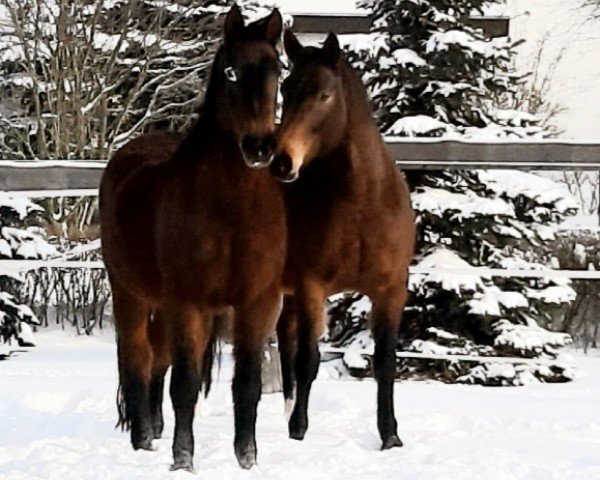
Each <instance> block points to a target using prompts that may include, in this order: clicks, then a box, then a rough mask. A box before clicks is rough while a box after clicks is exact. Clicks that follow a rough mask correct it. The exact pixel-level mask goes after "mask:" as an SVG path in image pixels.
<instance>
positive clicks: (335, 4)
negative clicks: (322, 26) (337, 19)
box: [274, 0, 365, 15]
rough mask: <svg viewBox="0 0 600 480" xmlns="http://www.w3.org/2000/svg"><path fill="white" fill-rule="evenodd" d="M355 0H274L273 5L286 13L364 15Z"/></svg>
mask: <svg viewBox="0 0 600 480" xmlns="http://www.w3.org/2000/svg"><path fill="white" fill-rule="evenodd" d="M357 3H358V2H357V1H356V0H335V1H331V0H329V1H323V0H275V1H274V4H275V5H277V6H278V7H279V8H281V10H283V11H284V12H287V13H317V14H338V15H339V14H354V15H364V14H365V12H364V10H361V9H360V8H359V7H358V6H357Z"/></svg>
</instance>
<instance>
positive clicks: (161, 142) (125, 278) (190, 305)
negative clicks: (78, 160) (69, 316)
mask: <svg viewBox="0 0 600 480" xmlns="http://www.w3.org/2000/svg"><path fill="white" fill-rule="evenodd" d="M281 31H282V18H281V15H280V13H279V11H278V10H273V12H272V13H271V14H270V15H269V16H267V17H265V18H264V19H261V20H258V21H256V22H253V23H251V24H249V25H247V26H245V25H244V20H243V17H242V15H241V12H240V10H239V9H238V8H237V7H236V6H234V7H233V8H232V9H231V10H230V11H229V13H228V14H227V16H226V18H225V22H224V41H223V44H222V45H221V46H220V48H219V49H218V51H217V53H216V56H215V59H214V63H213V66H212V71H211V75H210V79H209V83H208V86H207V92H206V96H205V100H204V104H203V107H202V109H201V113H200V117H199V119H198V121H197V123H196V125H195V126H194V127H193V128H192V129H191V131H190V132H189V134H187V135H186V136H185V137H183V138H180V137H179V136H177V135H173V134H169V133H151V134H147V135H142V136H140V137H138V138H136V139H134V140H132V141H130V142H129V143H127V144H126V145H125V146H123V147H122V148H121V149H120V150H119V151H118V152H117V153H116V154H115V155H114V156H113V158H112V159H111V160H110V162H109V164H108V166H107V168H106V171H105V173H104V176H103V178H102V182H101V186H100V212H101V227H102V245H103V255H104V261H105V263H106V268H107V270H108V274H109V279H110V283H111V287H112V292H113V303H114V317H115V324H116V330H117V345H118V363H119V379H120V390H121V392H122V398H123V403H124V408H123V415H124V419H123V420H124V421H125V422H126V423H128V424H130V426H131V443H132V445H133V448H134V449H139V448H142V449H148V450H149V449H152V439H153V437H154V436H155V430H156V426H157V424H162V419H160V418H157V416H158V411H160V403H161V401H162V398H159V397H162V383H161V375H162V376H164V370H166V368H167V367H168V364H169V363H170V362H171V361H172V375H171V385H170V395H171V399H172V403H173V409H174V412H175V434H174V439H173V459H174V461H173V465H172V466H171V469H172V470H177V469H185V470H188V471H193V454H194V437H193V431H192V423H193V418H194V408H195V405H196V401H197V398H198V393H199V389H200V387H201V385H202V384H203V383H204V382H206V380H207V376H208V375H209V374H210V368H205V367H206V365H205V364H206V360H207V357H209V356H210V354H209V353H208V354H207V350H209V351H210V345H209V343H210V341H211V338H212V336H213V334H214V329H215V325H214V323H215V321H214V316H215V314H216V313H218V312H220V311H222V310H223V309H225V308H230V307H232V308H233V310H234V311H235V319H234V325H233V332H232V336H233V343H234V356H235V372H234V378H233V383H232V394H233V403H234V418H235V438H234V450H235V455H236V457H237V460H238V462H239V464H240V465H241V466H242V467H243V468H250V467H251V466H253V465H254V464H255V463H256V440H255V424H256V409H257V404H258V401H259V398H260V391H261V378H260V375H261V373H260V372H261V358H262V348H263V344H264V343H265V342H266V341H267V339H268V337H269V336H270V334H271V333H272V332H273V331H274V330H275V323H276V321H277V317H278V314H279V311H280V308H281V302H282V294H281V277H282V272H283V268H284V262H285V250H286V225H285V206H284V200H283V196H282V192H281V186H280V185H279V183H278V182H277V180H276V179H275V178H273V176H272V175H270V174H269V172H268V170H267V169H262V170H261V168H262V167H267V166H268V165H269V163H270V162H271V161H272V158H273V149H274V145H275V136H274V132H275V107H276V97H277V91H278V77H279V56H278V52H277V44H278V42H279V39H280V37H281ZM165 365H166V366H165ZM203 365H204V366H203ZM151 400H152V401H151ZM157 406H158V408H157ZM160 428H162V427H161V426H160V425H159V427H158V429H160Z"/></svg>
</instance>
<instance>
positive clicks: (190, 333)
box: [169, 307, 212, 472]
mask: <svg viewBox="0 0 600 480" xmlns="http://www.w3.org/2000/svg"><path fill="white" fill-rule="evenodd" d="M169 315H171V314H169ZM211 318H212V317H211V316H210V315H204V314H202V313H201V312H199V311H198V310H196V309H194V308H191V307H189V308H183V309H181V310H180V312H179V314H178V315H173V318H172V319H171V322H170V324H171V328H172V340H173V370H172V372H171V386H170V394H171V402H172V404H173V410H174V411H175V435H174V439H173V465H172V466H171V470H180V469H183V470H187V471H189V472H193V471H194V466H193V458H194V434H193V431H192V427H193V422H194V411H195V408H196V402H197V400H198V392H199V390H200V385H201V382H202V374H201V372H202V359H203V358H204V351H205V350H206V346H207V344H208V341H209V339H210V335H211V328H212V320H211Z"/></svg>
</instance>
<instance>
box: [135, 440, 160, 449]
mask: <svg viewBox="0 0 600 480" xmlns="http://www.w3.org/2000/svg"><path fill="white" fill-rule="evenodd" d="M132 445H133V449H134V450H147V451H149V452H154V451H156V448H154V447H153V446H152V439H150V438H147V439H145V440H141V441H139V442H135V443H133V444H132Z"/></svg>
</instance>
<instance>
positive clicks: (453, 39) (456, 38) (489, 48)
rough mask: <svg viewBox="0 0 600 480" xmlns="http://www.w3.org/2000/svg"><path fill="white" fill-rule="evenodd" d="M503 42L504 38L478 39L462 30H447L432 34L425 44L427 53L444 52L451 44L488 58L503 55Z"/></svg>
mask: <svg viewBox="0 0 600 480" xmlns="http://www.w3.org/2000/svg"><path fill="white" fill-rule="evenodd" d="M501 42H502V43H504V41H503V40H502V39H494V40H488V41H483V40H478V39H476V38H474V37H473V36H472V35H470V34H469V33H467V32H463V31H462V30H447V31H445V32H435V33H434V34H432V35H431V37H429V39H428V40H427V43H426V44H425V51H426V52H427V53H434V52H443V51H446V50H448V49H449V48H450V45H458V46H460V47H462V48H464V49H465V50H468V51H473V52H475V53H478V54H479V55H482V56H484V57H486V58H492V57H497V56H498V55H501V52H499V49H498V46H499V44H500V43H501Z"/></svg>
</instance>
